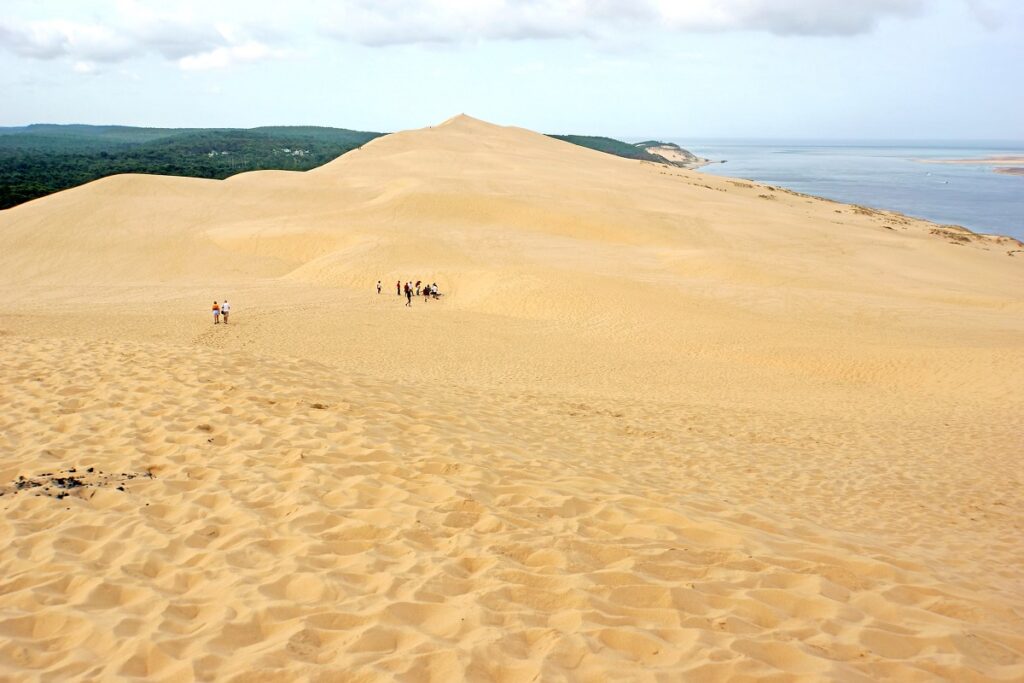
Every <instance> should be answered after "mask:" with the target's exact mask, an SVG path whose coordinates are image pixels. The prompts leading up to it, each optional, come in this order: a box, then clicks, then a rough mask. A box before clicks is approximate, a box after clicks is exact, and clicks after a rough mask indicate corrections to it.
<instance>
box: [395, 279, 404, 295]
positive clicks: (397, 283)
mask: <svg viewBox="0 0 1024 683" xmlns="http://www.w3.org/2000/svg"><path fill="white" fill-rule="evenodd" d="M395 294H397V295H398V296H402V281H401V280H396V281H395Z"/></svg>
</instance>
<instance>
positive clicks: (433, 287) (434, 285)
mask: <svg viewBox="0 0 1024 683" xmlns="http://www.w3.org/2000/svg"><path fill="white" fill-rule="evenodd" d="M430 293H431V294H433V295H434V298H435V299H436V298H437V283H436V282H435V283H434V284H432V285H430Z"/></svg>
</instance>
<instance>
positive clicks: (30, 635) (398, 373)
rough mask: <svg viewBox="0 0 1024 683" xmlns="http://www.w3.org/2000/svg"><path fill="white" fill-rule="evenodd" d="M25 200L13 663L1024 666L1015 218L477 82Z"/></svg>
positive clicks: (1021, 304)
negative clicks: (225, 303) (757, 157)
mask: <svg viewBox="0 0 1024 683" xmlns="http://www.w3.org/2000/svg"><path fill="white" fill-rule="evenodd" d="M0 238H2V240H3V243H4V249H3V250H0V293H2V296H0V340H2V341H3V350H2V351H0V358H2V364H0V368H2V373H3V382H2V389H0V391H2V394H0V400H2V402H3V405H4V406H5V409H4V410H3V411H2V412H0V443H2V445H3V449H2V450H0V492H2V493H3V495H2V496H0V513H2V516H0V541H2V543H3V547H4V548H5V552H4V553H3V555H2V556H0V569H2V577H3V578H2V579H0V636H2V637H0V678H5V679H12V680H35V679H44V680H73V679H81V680H96V679H114V678H138V679H145V680H166V681H177V680H238V681H243V680H260V681H264V680H300V679H308V680H324V681H333V680H339V681H342V680H352V681H356V680H358V681H375V680H381V681H386V680H409V681H420V680H432V681H452V680H462V679H465V680H497V681H531V680H544V681H547V680H580V681H585V680H595V681H596V680H659V681H670V680H671V681H676V680H743V679H755V678H757V679H760V678H764V677H773V678H776V679H779V680H808V681H810V680H822V679H829V678H833V679H843V680H865V681H867V680H878V679H881V678H898V679H901V680H934V679H936V678H944V679H948V680H979V681H981V680H1008V681H1009V680H1020V679H1021V678H1022V677H1024V535H1022V533H1021V530H1022V522H1024V501H1022V500H1021V494H1020V491H1021V490H1024V489H1022V482H1021V477H1020V472H1021V471H1024V470H1022V460H1024V457H1022V456H1024V438H1022V436H1021V430H1020V417H1019V416H1020V415H1021V414H1024V397H1022V392H1021V391H1020V387H1022V386H1024V297H1022V292H1024V251H1022V250H1024V247H1022V245H1020V243H1019V242H1017V241H1016V240H1012V239H1009V238H1001V237H997V236H983V235H975V234H973V233H969V232H967V231H963V230H958V229H956V228H953V227H950V226H937V225H933V224H930V223H926V222H924V221H917V220H914V219H909V218H906V217H903V216H900V215H898V214H891V213H887V212H878V211H873V210H869V209H863V208H860V207H851V206H847V205H842V204H837V203H834V202H828V201H825V200H820V199H815V198H811V197H806V196H803V195H798V194H794V193H790V192H785V191H782V190H778V189H776V188H769V187H766V186H762V185H757V184H753V183H748V182H746V181H737V180H730V179H726V178H717V177H709V176H702V175H700V174H699V173H694V172H690V171H686V170H682V169H675V168H669V167H661V166H657V165H653V164H645V163H640V162H633V161H628V160H624V159H619V158H616V157H611V156H607V155H603V154H600V153H598V152H593V151H591V150H586V149H582V148H578V147H574V146H572V145H569V144H568V143H562V142H559V141H556V140H552V139H549V138H546V137H544V136H541V135H538V134H535V133H532V132H530V131H525V130H522V129H516V128H503V127H499V126H493V125H490V124H487V123H484V122H480V121H476V120H474V119H471V118H469V117H457V118H455V119H453V120H450V121H448V122H446V123H444V124H442V125H440V126H436V127H433V128H428V129H423V130H419V131H409V132H404V133H398V134H394V135H390V136H386V137H383V138H379V139H377V140H375V141H373V142H371V143H369V144H368V145H366V146H364V147H363V148H361V149H359V150H357V151H355V152H352V153H349V154H347V155H345V156H343V157H341V158H339V159H338V160H336V161H334V162H332V163H330V164H328V165H326V166H323V167H321V168H319V169H315V170H313V171H309V172H306V173H289V172H257V173H247V174H242V175H240V176H235V177H233V178H230V179H228V180H226V181H205V180H197V179H187V178H166V177H155V176H152V177H151V176H115V177H111V178H107V179H104V180H100V181H97V182H95V183H90V184H89V185H86V186H82V187H79V188H75V189H72V190H68V191H65V192H62V193H59V194H56V195H52V196H50V197H45V198H42V199H39V200H36V201H33V202H30V203H28V204H25V205H22V206H19V207H16V208H14V209H11V210H7V211H3V212H0ZM399 278H401V279H402V280H403V281H404V280H408V279H412V280H416V279H423V280H426V281H436V282H437V283H438V284H439V285H440V287H441V290H442V291H443V292H445V296H444V297H443V298H442V299H441V300H440V301H433V302H423V300H422V299H417V300H414V302H413V307H412V308H411V309H407V308H405V307H404V306H403V305H402V303H403V300H400V299H399V297H397V296H396V295H395V293H394V291H395V290H394V285H395V280H396V279H399ZM378 279H380V280H382V281H383V285H384V293H383V294H381V295H377V294H376V292H375V290H374V285H375V283H376V281H377V280H378ZM225 296H227V297H228V298H229V299H230V300H231V302H232V304H233V313H232V321H231V322H232V324H231V325H229V326H227V327H225V326H223V325H221V326H213V325H212V324H211V321H210V319H209V315H208V313H207V309H208V307H209V304H210V302H212V301H213V300H214V299H217V300H222V299H223V298H224V297H225ZM69 468H74V469H75V470H76V475H81V476H82V477H83V478H84V479H86V481H87V483H88V484H89V485H87V486H83V487H76V488H74V489H71V490H68V491H67V495H65V496H63V497H60V498H57V497H56V496H55V495H52V494H54V493H58V492H63V489H58V488H57V487H55V486H54V485H50V488H51V490H50V492H49V493H50V494H51V495H45V492H44V491H41V490H40V489H42V488H43V487H34V488H19V485H18V481H19V480H18V478H19V477H29V478H31V477H37V478H38V477H40V476H41V475H42V474H43V473H47V472H50V473H56V472H66V471H67V470H68V469H69ZM88 468H93V470H94V471H93V473H89V474H88V475H86V474H84V473H85V472H86V471H87V470H88ZM100 471H102V472H104V473H105V474H107V475H109V474H113V475H122V474H129V473H131V474H137V475H139V476H137V477H135V478H131V479H128V478H124V477H121V478H117V477H115V478H114V479H111V480H110V481H109V483H105V482H104V481H102V480H100V479H99V472H100ZM42 480H43V481H47V478H46V477H43V478H42ZM118 486H120V487H121V488H123V489H124V490H119V489H118ZM37 493H41V494H43V495H36V494H37Z"/></svg>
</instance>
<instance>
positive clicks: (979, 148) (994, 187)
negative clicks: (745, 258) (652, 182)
mask: <svg viewBox="0 0 1024 683" xmlns="http://www.w3.org/2000/svg"><path fill="white" fill-rule="evenodd" d="M673 142H676V143H677V144H678V145H679V146H681V147H683V148H685V149H688V150H690V151H691V152H693V153H694V154H696V155H698V156H701V157H707V158H708V159H711V160H714V161H721V160H725V162H726V163H724V164H711V165H709V166H705V167H703V168H701V169H700V170H701V171H702V172H704V173H711V174H714V175H721V176H731V177H737V178H746V179H749V180H754V181H757V182H762V183H766V184H768V185H778V186H780V187H785V188H788V189H790V190H795V191H797V192H804V193H806V194H811V195H816V196H819V197H826V198H828V199H834V200H837V201H841V202H848V203H850V204H862V205H864V206H870V207H873V208H878V209H890V210H893V211H899V212H901V213H905V214H908V215H910V216H917V217H919V218H926V219H928V220H930V221H934V222H936V223H942V224H953V225H962V226H964V227H965V228H969V229H971V230H973V231H975V232H983V233H996V234H1000V235H1010V236H1013V237H1016V238H1018V239H1022V240H1024V176H1012V175H1002V174H999V173H995V172H994V171H993V170H992V169H993V166H991V165H973V164H972V165H952V164H923V163H920V162H919V161H916V160H917V159H973V158H981V157H987V156H996V155H1016V156H1024V142H1007V143H1003V142H985V143H972V142H948V141H946V142H934V143H926V142H906V143H899V142H870V141H858V142H847V141H806V140H805V141H799V140H735V139H733V140H711V139H698V140H673Z"/></svg>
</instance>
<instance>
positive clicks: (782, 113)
mask: <svg viewBox="0 0 1024 683" xmlns="http://www.w3.org/2000/svg"><path fill="white" fill-rule="evenodd" d="M0 90H2V92H3V97H2V100H0V102H2V105H0V126H18V125H25V124H29V123H40V122H46V123H90V124H124V125H138V126H160V127H252V126H259V125H324V126H338V127H343V128H354V129H359V130H372V131H382V132H390V131H395V130H403V129H409V128H420V127H424V126H429V125H433V124H436V123H439V122H441V121H443V120H444V119H447V118H449V117H450V116H453V115H455V114H458V113H463V112H464V113H467V114H470V115H472V116H475V117H478V118H482V119H485V120H488V121H493V122H495V123H500V124H506V125H517V126H523V127H526V128H530V129H534V130H538V131H541V132H546V133H577V134H593V135H610V136H615V137H621V138H626V139H640V138H647V137H660V138H668V139H687V138H711V137H743V138H808V139H815V138H828V139H836V138H841V139H904V140H906V139H915V140H922V139H930V140H947V139H957V140H964V139H975V140H978V139H984V140H1024V1H1022V0H562V1H555V0H333V1H331V0H310V1H305V2H304V1H303V0H291V2H281V1H280V0H276V1H274V2H268V1H265V0H206V1H204V2H188V1H186V2H175V1H174V0H163V1H162V2H152V1H150V0H96V1H88V0H47V1H46V2H39V1H38V0H3V6H2V9H0Z"/></svg>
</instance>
